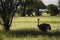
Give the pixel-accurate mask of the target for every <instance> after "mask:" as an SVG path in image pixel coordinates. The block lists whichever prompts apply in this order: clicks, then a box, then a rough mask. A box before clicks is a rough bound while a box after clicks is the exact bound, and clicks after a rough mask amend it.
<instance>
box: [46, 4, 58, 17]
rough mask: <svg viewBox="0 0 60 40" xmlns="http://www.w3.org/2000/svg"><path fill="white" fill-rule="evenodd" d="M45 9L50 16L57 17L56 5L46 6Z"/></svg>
mask: <svg viewBox="0 0 60 40" xmlns="http://www.w3.org/2000/svg"><path fill="white" fill-rule="evenodd" d="M47 8H48V10H49V12H50V15H51V16H57V14H58V12H59V11H58V7H57V6H56V5H53V4H50V5H48V7H47Z"/></svg>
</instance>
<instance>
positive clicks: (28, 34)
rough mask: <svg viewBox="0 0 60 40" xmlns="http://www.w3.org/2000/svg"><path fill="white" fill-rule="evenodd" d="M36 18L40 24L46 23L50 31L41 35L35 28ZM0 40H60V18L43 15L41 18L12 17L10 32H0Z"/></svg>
mask: <svg viewBox="0 0 60 40" xmlns="http://www.w3.org/2000/svg"><path fill="white" fill-rule="evenodd" d="M38 18H39V19H40V24H41V23H48V24H50V25H51V27H52V30H51V31H49V32H47V33H45V34H44V33H42V32H41V31H40V30H39V29H38V27H37V19H38ZM0 27H2V26H1V25H0ZM0 29H1V28H0ZM0 40H60V18H59V17H58V16H52V17H50V16H46V15H45V14H43V15H42V16H41V17H14V19H13V22H12V26H11V27H10V31H9V32H5V31H0Z"/></svg>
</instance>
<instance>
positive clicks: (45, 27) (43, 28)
mask: <svg viewBox="0 0 60 40" xmlns="http://www.w3.org/2000/svg"><path fill="white" fill-rule="evenodd" d="M38 28H39V30H41V31H42V32H47V30H51V26H50V24H47V23H42V24H39V19H38Z"/></svg>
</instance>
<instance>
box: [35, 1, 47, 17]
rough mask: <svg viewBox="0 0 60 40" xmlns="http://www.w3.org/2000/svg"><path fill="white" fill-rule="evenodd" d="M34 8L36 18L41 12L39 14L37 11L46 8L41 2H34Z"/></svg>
mask: <svg viewBox="0 0 60 40" xmlns="http://www.w3.org/2000/svg"><path fill="white" fill-rule="evenodd" d="M35 7H36V13H35V15H36V16H40V15H41V12H39V9H45V8H46V6H45V4H44V3H43V2H42V1H40V2H36V5H35Z"/></svg>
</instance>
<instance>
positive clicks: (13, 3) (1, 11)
mask: <svg viewBox="0 0 60 40" xmlns="http://www.w3.org/2000/svg"><path fill="white" fill-rule="evenodd" d="M18 5H19V2H18V1H17V0H0V16H1V18H2V21H3V26H4V28H5V31H9V28H10V26H11V24H12V20H13V16H14V14H15V12H16V10H17V7H18Z"/></svg>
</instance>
